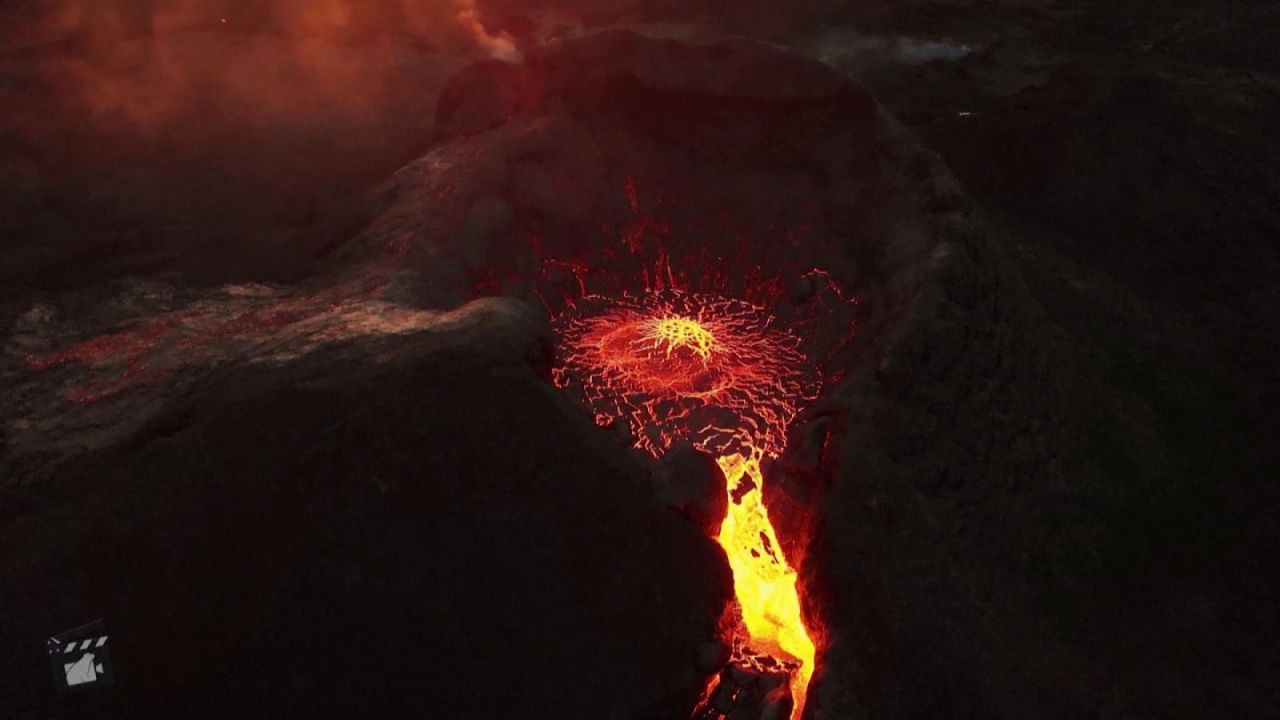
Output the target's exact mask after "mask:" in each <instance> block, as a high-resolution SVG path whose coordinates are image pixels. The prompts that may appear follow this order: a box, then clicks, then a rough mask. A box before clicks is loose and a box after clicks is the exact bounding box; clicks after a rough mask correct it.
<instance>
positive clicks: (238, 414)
mask: <svg viewBox="0 0 1280 720" xmlns="http://www.w3.org/2000/svg"><path fill="white" fill-rule="evenodd" d="M536 315H537V314H536V313H533V312H532V311H530V310H528V309H524V310H521V309H520V308H519V307H518V304H513V303H511V302H509V301H497V300H488V301H482V302H478V303H473V304H471V305H469V306H467V307H465V308H463V309H462V310H459V311H457V312H454V313H451V314H449V315H448V316H445V317H443V318H442V322H440V323H439V324H437V325H436V326H433V327H431V328H429V329H425V330H419V331H417V332H410V333H403V334H398V335H393V336H389V337H381V338H377V339H370V338H364V339H359V340H355V341H351V342H347V343H339V344H334V345H331V346H328V347H325V348H323V349H320V350H317V351H315V352H313V353H311V354H309V355H307V356H305V357H303V358H301V359H298V360H296V361H294V362H290V363H284V364H281V365H274V366H273V365H261V364H260V365H257V366H250V367H247V368H242V369H241V370H238V371H235V372H232V373H230V374H229V375H228V376H226V377H223V378H221V379H220V380H219V382H217V383H216V384H215V385H214V386H213V387H209V388H208V389H206V390H203V391H197V392H195V393H194V394H193V395H192V396H190V397H188V398H186V399H181V400H174V401H173V402H172V403H171V404H170V409H169V411H168V412H166V413H164V414H162V415H161V416H160V417H159V418H158V419H156V420H155V421H154V422H152V423H149V424H148V425H146V426H145V427H144V428H143V429H142V430H140V431H139V432H137V433H136V434H134V435H133V436H132V437H131V438H129V439H128V440H127V441H124V442H119V443H116V444H113V445H111V446H109V447H106V448H103V449H100V450H97V451H93V452H89V453H86V454H83V455H82V456H80V457H78V458H75V459H74V460H73V461H71V462H69V463H67V464H66V465H64V466H63V470H62V473H61V475H60V477H59V478H58V479H57V482H54V483H46V484H43V485H41V486H40V488H39V492H38V493H36V492H30V493H24V492H23V491H19V490H17V489H14V488H10V489H9V490H8V491H7V492H6V494H5V497H4V500H3V501H2V502H0V577H2V578H3V579H4V580H3V583H0V607H3V612H0V645H3V647H5V648H8V649H9V651H10V652H6V653H4V654H2V655H0V697H3V698H4V700H3V706H4V712H3V714H4V716H5V717H8V718H28V717H67V718H72V717H76V718H84V717H173V718H177V717H183V718H205V717H209V718H215V717H300V716H308V717H400V716H406V715H408V714H413V713H417V712H424V711H427V709H429V714H431V715H436V716H439V717H545V718H566V717H600V716H601V713H603V714H604V716H609V717H677V716H678V715H679V713H680V712H681V708H685V707H688V706H689V705H690V704H691V703H692V702H693V699H694V696H696V692H697V688H696V687H694V684H693V683H694V678H695V668H694V663H695V657H696V653H697V650H698V648H699V647H700V646H701V645H703V644H705V643H706V642H707V641H708V640H709V639H711V638H712V637H713V635H714V629H715V623H716V621H717V619H718V618H719V616H720V613H721V611H722V609H723V606H724V603H725V601H726V599H727V598H728V596H729V593H730V589H729V578H728V569H727V567H726V564H725V561H724V558H723V555H722V554H721V552H720V551H719V549H718V548H716V547H715V545H714V544H713V543H712V542H711V541H710V540H708V539H707V538H706V537H704V536H703V535H702V534H701V533H700V532H699V531H698V529H697V528H696V527H695V526H694V525H693V524H691V523H689V522H687V521H686V520H684V519H682V518H680V517H679V516H677V515H675V514H673V513H670V512H668V511H666V510H665V509H662V508H660V507H659V506H657V505H656V504H655V503H654V501H653V500H652V495H651V491H650V488H649V483H648V478H647V475H646V472H645V470H644V468H643V467H641V466H640V465H638V464H636V463H634V462H633V460H632V459H631V456H630V455H629V454H628V453H627V452H625V451H624V450H623V449H621V448H618V447H617V446H616V444H615V443H614V442H613V441H612V440H611V439H610V438H609V437H608V436H607V435H605V434H603V433H600V432H598V431H596V430H595V429H594V428H592V427H591V425H590V423H589V422H588V421H587V420H586V419H585V418H583V417H582V416H581V415H580V414H579V413H578V411H576V410H575V409H573V408H572V407H571V406H570V405H568V404H567V401H566V400H565V399H564V398H563V396H561V395H560V394H558V393H557V392H556V391H554V390H553V389H552V388H551V387H550V386H549V385H547V384H545V383H544V382H543V381H542V380H541V379H540V378H539V377H538V375H537V373H535V372H534V371H532V370H531V369H530V367H529V366H528V364H527V360H526V357H525V356H526V355H527V348H529V347H531V346H533V347H536V346H538V345H539V344H540V342H542V341H541V340H539V338H540V337H541V333H543V332H545V331H544V330H542V329H540V327H539V324H538V322H537V319H536ZM96 617H102V618H104V619H105V620H106V622H107V624H108V628H109V631H110V634H111V636H112V637H113V647H114V648H115V659H116V661H117V663H118V666H119V669H118V678H117V683H118V686H117V687H116V688H114V689H113V690H112V691H110V692H104V693H90V694H89V695H86V696H82V697H79V698H71V699H63V698H60V697H57V696H55V695H54V694H53V693H52V690H51V688H50V686H49V678H48V668H47V667H46V665H45V660H44V658H43V656H42V642H43V638H44V637H45V636H47V635H50V634H53V633H56V632H60V631H62V630H64V629H67V628H69V627H71V626H74V625H77V624H79V623H81V622H83V621H87V620H90V619H93V618H96ZM15 649H17V650H18V652H16V653H15V652H12V651H13V650H15Z"/></svg>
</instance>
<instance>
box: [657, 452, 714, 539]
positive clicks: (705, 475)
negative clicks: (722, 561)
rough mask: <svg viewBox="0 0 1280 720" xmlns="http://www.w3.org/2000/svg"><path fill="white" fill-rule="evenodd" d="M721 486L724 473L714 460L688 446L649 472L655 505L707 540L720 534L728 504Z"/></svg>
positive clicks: (664, 459)
mask: <svg viewBox="0 0 1280 720" xmlns="http://www.w3.org/2000/svg"><path fill="white" fill-rule="evenodd" d="M724 485H725V478H724V473H723V472H722V471H721V470H720V466H719V465H718V464H717V463H716V461H715V458H712V457H711V456H710V455H707V454H706V453H703V452H700V451H698V450H697V449H696V448H694V447H693V445H690V444H689V443H681V444H679V445H677V446H675V447H673V448H671V449H670V450H668V451H667V452H666V454H665V455H663V456H662V458H661V459H660V460H658V466H657V468H655V469H654V471H653V488H654V493H655V494H656V495H657V496H658V502H661V503H663V504H664V505H667V506H668V507H671V508H674V509H676V510H679V511H680V512H681V513H683V514H684V515H685V517H688V518H689V519H690V520H692V521H693V522H694V523H695V524H697V526H698V527H700V528H702V531H703V532H704V533H706V535H707V537H715V536H717V535H719V534H720V522H721V521H722V520H723V519H724V514H725V510H726V508H727V507H728V504H729V499H728V497H727V496H726V495H725V492H724Z"/></svg>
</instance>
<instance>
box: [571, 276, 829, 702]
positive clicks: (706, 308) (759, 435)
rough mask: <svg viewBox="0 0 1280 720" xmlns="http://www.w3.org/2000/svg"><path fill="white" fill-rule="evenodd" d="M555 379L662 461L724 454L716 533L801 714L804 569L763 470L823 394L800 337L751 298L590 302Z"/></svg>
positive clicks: (749, 614) (751, 636) (758, 645)
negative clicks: (789, 553) (790, 551)
mask: <svg viewBox="0 0 1280 720" xmlns="http://www.w3.org/2000/svg"><path fill="white" fill-rule="evenodd" d="M559 324H560V326H561V327H560V334H561V337H562V339H563V341H564V346H565V348H566V349H565V355H566V357H565V359H564V363H563V365H562V366H561V367H560V368H558V369H557V370H556V374H555V379H556V383H557V385H559V386H561V387H570V386H574V387H579V388H580V389H581V390H582V392H583V393H584V395H585V397H586V400H587V403H588V405H589V406H590V407H591V409H592V411H593V412H594V413H595V419H596V422H597V423H598V424H600V425H608V424H610V423H611V422H613V421H614V420H615V419H617V418H622V419H624V420H625V421H626V422H627V424H628V425H629V427H630V429H631V431H632V433H633V434H634V435H635V437H636V438H637V446H638V447H640V448H642V449H644V450H645V451H647V452H649V453H650V454H652V455H653V456H654V457H659V456H661V455H662V453H663V452H665V451H666V450H667V449H668V448H669V447H671V445H672V444H673V443H675V442H678V441H682V440H688V441H690V442H692V443H693V444H694V445H695V446H697V447H698V448H699V449H701V450H704V451H706V452H709V453H711V454H712V455H713V456H714V457H716V458H717V460H718V462H719V465H720V468H721V469H722V470H723V471H724V475H725V478H726V480H727V488H726V491H727V492H728V494H729V511H728V514H727V515H726V517H725V519H724V523H723V525H722V526H721V530H720V535H719V537H718V538H717V540H718V541H719V543H720V545H721V547H723V548H724V551H725V553H726V554H727V555H728V558H729V565H730V567H731V568H732V570H733V577H734V592H735V594H736V596H737V599H738V604H739V606H740V609H741V613H742V624H743V626H744V627H743V630H745V633H746V636H747V637H746V638H745V641H746V642H747V643H748V644H749V645H750V646H751V649H752V650H754V651H755V652H758V653H764V654H767V655H770V656H773V657H776V658H779V659H783V660H789V661H791V662H792V663H793V664H798V668H797V669H795V670H794V671H793V672H792V674H791V695H792V698H793V700H794V709H793V711H792V718H793V719H794V718H799V717H800V714H801V711H802V710H803V708H804V701H805V695H806V692H807V689H808V685H809V678H810V677H811V676H812V674H813V663H814V654H815V651H814V645H813V641H812V640H811V639H810V637H809V634H808V631H807V630H806V629H805V626H804V621H803V618H802V616H801V611H800V599H799V595H798V593H797V591H796V571H795V570H794V569H793V568H792V567H791V566H790V565H789V564H788V563H787V560H786V558H785V557H783V555H782V550H781V548H780V547H779V545H778V539H777V536H776V535H775V533H774V530H773V525H772V524H771V523H770V522H769V514H768V511H767V510H766V508H765V505H764V495H763V488H764V476H763V474H762V473H761V469H760V463H761V460H763V459H764V458H765V457H766V456H776V455H777V454H778V453H780V452H781V451H782V449H783V446H784V444H785V442H786V429H787V426H788V424H789V423H790V422H791V420H792V419H794V418H795V416H796V413H797V412H798V411H799V409H800V407H801V406H802V405H803V403H804V402H805V401H807V400H811V399H813V397H814V396H815V395H816V391H817V380H816V373H815V372H813V371H812V370H811V369H810V368H809V366H808V363H807V360H806V358H805V356H804V354H803V353H801V352H800V350H799V348H798V345H799V341H798V339H797V338H796V337H795V336H794V335H792V334H791V333H789V332H787V331H785V330H783V329H780V328H778V327H775V326H774V322H773V319H772V318H771V317H770V316H769V315H768V314H767V313H766V312H765V311H763V310H761V309H760V308H757V307H755V306H753V305H750V304H748V303H745V302H741V301H736V300H728V299H724V298H719V297H712V296H704V295H694V294H686V293H679V292H674V291H672V292H666V293H660V294H657V293H655V294H649V295H645V296H643V297H640V298H625V299H623V300H603V299H600V298H588V299H587V300H586V301H584V302H582V303H580V304H579V306H578V308H577V311H576V312H574V313H572V314H570V315H569V316H567V317H566V318H562V319H561V322H560V323H559Z"/></svg>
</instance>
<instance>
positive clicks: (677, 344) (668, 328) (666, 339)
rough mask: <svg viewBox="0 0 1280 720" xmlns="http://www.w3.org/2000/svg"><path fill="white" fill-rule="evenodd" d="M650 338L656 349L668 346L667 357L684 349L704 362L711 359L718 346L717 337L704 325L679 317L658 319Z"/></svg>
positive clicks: (691, 319)
mask: <svg viewBox="0 0 1280 720" xmlns="http://www.w3.org/2000/svg"><path fill="white" fill-rule="evenodd" d="M650 337H651V338H652V340H653V346H654V347H656V348H661V347H663V346H666V351H667V357H671V353H672V351H674V350H676V349H677V348H682V347H683V348H689V349H690V350H692V351H693V352H695V353H697V355H698V357H700V358H702V359H703V361H704V362H705V361H706V360H708V359H709V358H710V357H711V350H712V349H713V348H714V347H715V344H716V338H715V336H714V335H712V334H711V331H710V330H707V329H706V328H705V327H703V326H702V323H699V322H698V321H697V320H694V319H693V318H687V317H680V316H678V315H668V316H667V317H662V318H658V319H657V320H656V321H655V322H654V323H653V329H652V331H651V332H650Z"/></svg>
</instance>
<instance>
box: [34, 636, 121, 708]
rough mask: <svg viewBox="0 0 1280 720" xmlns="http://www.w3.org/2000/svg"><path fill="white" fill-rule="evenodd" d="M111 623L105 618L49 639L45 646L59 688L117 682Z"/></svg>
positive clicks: (69, 689)
mask: <svg viewBox="0 0 1280 720" xmlns="http://www.w3.org/2000/svg"><path fill="white" fill-rule="evenodd" d="M107 640H108V636H107V626H106V624H105V623H103V622H102V621H101V620H98V621H95V622H92V623H89V624H88V625H82V626H81V627H78V628H76V629H74V630H68V631H67V632H64V633H62V634H60V635H55V636H53V637H51V638H49V639H48V641H47V642H46V644H45V649H46V651H47V652H48V655H49V663H50V665H51V666H52V670H53V683H54V686H55V687H57V689H58V692H60V693H68V692H80V691H82V690H89V689H91V688H99V687H107V686H110V685H112V684H114V682H115V668H114V667H113V666H112V662H111V649H110V646H109V645H108V642H107Z"/></svg>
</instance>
